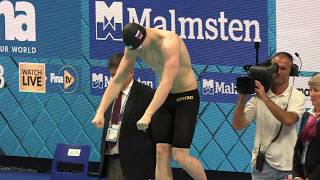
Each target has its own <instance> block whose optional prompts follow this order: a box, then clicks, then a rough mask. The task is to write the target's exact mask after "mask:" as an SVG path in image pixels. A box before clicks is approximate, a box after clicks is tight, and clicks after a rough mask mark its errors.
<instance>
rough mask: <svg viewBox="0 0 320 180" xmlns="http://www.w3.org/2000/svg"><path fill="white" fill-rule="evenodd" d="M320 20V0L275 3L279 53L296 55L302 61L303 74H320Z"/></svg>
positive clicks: (284, 0)
mask: <svg viewBox="0 0 320 180" xmlns="http://www.w3.org/2000/svg"><path fill="white" fill-rule="evenodd" d="M319 17H320V1H318V0H299V1H292V0H281V1H280V0H279V1H276V29H277V31H276V33H277V34H276V37H277V52H280V51H286V52H289V53H291V54H292V55H293V56H295V55H294V53H296V52H297V53H298V54H299V55H300V57H301V58H302V64H303V66H302V69H301V70H302V71H320V61H319V47H320V35H319V33H320V23H319ZM295 59H297V58H295ZM295 63H296V64H298V65H300V63H299V62H298V61H295Z"/></svg>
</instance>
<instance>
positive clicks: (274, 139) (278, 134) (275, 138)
mask: <svg viewBox="0 0 320 180" xmlns="http://www.w3.org/2000/svg"><path fill="white" fill-rule="evenodd" d="M282 127H283V124H282V123H281V125H280V128H279V131H278V133H277V135H276V136H275V137H274V138H273V139H272V141H271V142H270V144H269V145H268V147H267V149H266V150H265V152H267V151H268V149H269V147H270V146H271V144H272V143H274V142H275V141H276V140H277V139H278V138H279V136H280V133H281V130H282Z"/></svg>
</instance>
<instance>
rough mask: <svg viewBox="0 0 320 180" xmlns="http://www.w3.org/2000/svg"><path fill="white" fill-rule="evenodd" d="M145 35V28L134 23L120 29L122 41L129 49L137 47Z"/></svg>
mask: <svg viewBox="0 0 320 180" xmlns="http://www.w3.org/2000/svg"><path fill="white" fill-rule="evenodd" d="M146 36H147V32H146V29H145V28H144V27H143V26H141V25H139V24H136V23H129V24H127V25H125V26H124V28H123V30H122V39H123V43H124V44H125V46H126V47H127V48H128V49H129V50H134V49H136V48H137V47H139V46H140V45H141V44H142V43H143V41H144V39H145V38H146Z"/></svg>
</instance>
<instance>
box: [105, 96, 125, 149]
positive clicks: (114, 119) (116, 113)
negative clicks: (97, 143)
mask: <svg viewBox="0 0 320 180" xmlns="http://www.w3.org/2000/svg"><path fill="white" fill-rule="evenodd" d="M121 95H122V93H121V92H120V94H119V96H118V97H117V99H116V100H115V102H114V105H113V111H112V116H111V125H112V124H119V120H120V110H121ZM107 144H108V149H109V151H110V150H111V149H113V148H114V146H115V145H116V142H108V143H107Z"/></svg>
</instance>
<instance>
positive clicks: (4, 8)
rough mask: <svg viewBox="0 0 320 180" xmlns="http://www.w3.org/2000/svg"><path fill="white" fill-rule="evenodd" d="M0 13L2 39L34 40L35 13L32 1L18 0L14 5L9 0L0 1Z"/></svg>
mask: <svg viewBox="0 0 320 180" xmlns="http://www.w3.org/2000/svg"><path fill="white" fill-rule="evenodd" d="M14 7H15V8H14ZM16 12H19V13H16ZM0 15H4V40H8V41H15V40H18V41H36V13H35V8H34V6H33V5H32V3H30V2H25V1H19V2H16V4H15V6H14V5H13V4H12V2H11V1H8V0H4V1H1V2H0Z"/></svg>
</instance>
